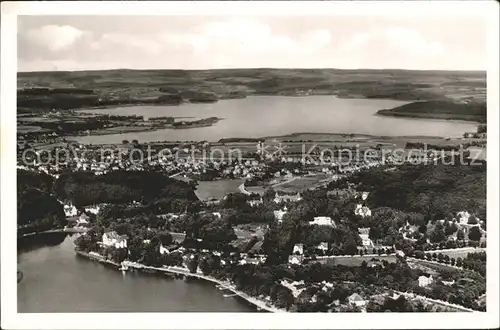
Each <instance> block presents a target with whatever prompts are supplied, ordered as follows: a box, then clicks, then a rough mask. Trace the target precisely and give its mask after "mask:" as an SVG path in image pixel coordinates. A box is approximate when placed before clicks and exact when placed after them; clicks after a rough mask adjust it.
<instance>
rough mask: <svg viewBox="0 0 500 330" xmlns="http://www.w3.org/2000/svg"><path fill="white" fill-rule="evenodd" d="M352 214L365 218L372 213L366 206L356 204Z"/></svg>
mask: <svg viewBox="0 0 500 330" xmlns="http://www.w3.org/2000/svg"><path fill="white" fill-rule="evenodd" d="M354 214H356V215H359V216H361V217H363V218H366V217H369V216H371V215H372V211H371V210H370V209H369V208H368V207H367V206H363V205H361V204H357V205H356V209H355V210H354Z"/></svg>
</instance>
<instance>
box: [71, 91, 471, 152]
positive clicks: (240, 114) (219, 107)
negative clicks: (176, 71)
mask: <svg viewBox="0 0 500 330" xmlns="http://www.w3.org/2000/svg"><path fill="white" fill-rule="evenodd" d="M405 103H407V102H401V101H393V100H370V99H339V98H335V97H333V96H328V95H315V96H307V97H287V96H252V97H248V98H246V99H233V100H222V101H219V102H217V103H209V104H200V103H198V104H190V103H187V104H183V105H180V106H134V107H121V108H110V109H97V110H96V109H92V110H85V111H86V112H93V113H102V114H104V113H108V114H119V115H134V114H136V115H143V116H144V117H145V118H149V117H159V116H173V117H193V119H194V118H197V119H199V118H207V117H212V116H215V117H221V118H224V120H222V121H219V122H218V123H217V124H215V125H214V126H211V127H201V128H192V129H176V130H173V129H163V130H158V131H153V132H139V133H124V134H113V135H105V136H83V137H77V138H76V140H78V141H79V142H81V143H94V144H99V143H121V142H122V141H123V140H124V139H127V140H133V139H137V140H139V141H140V142H151V141H165V140H169V141H200V140H207V141H218V140H219V139H221V138H229V137H253V138H259V137H266V136H278V135H286V134H290V133H306V132H307V133H355V134H369V135H388V136H398V135H401V136H405V135H406V136H407V135H421V136H444V137H448V136H449V137H455V136H462V134H463V133H464V132H466V131H475V130H476V126H477V125H476V124H475V123H472V122H470V123H469V122H458V121H447V120H435V119H411V118H395V117H387V116H378V115H376V112H377V111H378V110H381V109H390V108H394V107H397V106H399V105H402V104H405ZM193 119H186V120H193Z"/></svg>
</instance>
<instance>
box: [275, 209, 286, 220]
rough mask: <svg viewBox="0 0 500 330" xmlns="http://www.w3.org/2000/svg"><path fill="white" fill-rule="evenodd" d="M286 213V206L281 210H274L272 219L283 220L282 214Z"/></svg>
mask: <svg viewBox="0 0 500 330" xmlns="http://www.w3.org/2000/svg"><path fill="white" fill-rule="evenodd" d="M285 214H287V208H286V207H285V208H284V209H283V210H277V211H274V219H276V220H277V221H278V222H283V216H284V215H285Z"/></svg>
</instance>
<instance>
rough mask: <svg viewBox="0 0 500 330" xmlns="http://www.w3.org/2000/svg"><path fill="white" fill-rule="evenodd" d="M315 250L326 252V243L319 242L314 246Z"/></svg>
mask: <svg viewBox="0 0 500 330" xmlns="http://www.w3.org/2000/svg"><path fill="white" fill-rule="evenodd" d="M316 249H318V250H321V251H323V252H326V251H328V242H321V243H319V244H318V246H316Z"/></svg>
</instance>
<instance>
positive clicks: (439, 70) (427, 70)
mask: <svg viewBox="0 0 500 330" xmlns="http://www.w3.org/2000/svg"><path fill="white" fill-rule="evenodd" d="M223 70H227V71H230V70H337V71H419V72H430V71H434V72H475V73H486V72H487V69H473V70H472V69H454V70H449V69H401V68H399V69H398V68H383V69H381V68H377V69H376V68H356V69H341V68H299V67H295V68H276V67H255V68H249V67H239V68H212V69H130V68H115V69H77V70H39V71H38V70H34V71H17V73H18V74H19V73H49V72H50V73H52V72H106V71H223Z"/></svg>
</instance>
